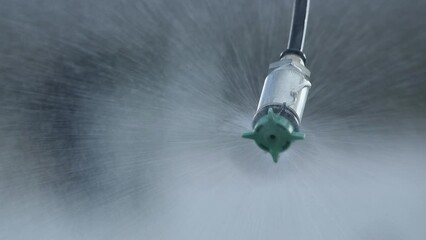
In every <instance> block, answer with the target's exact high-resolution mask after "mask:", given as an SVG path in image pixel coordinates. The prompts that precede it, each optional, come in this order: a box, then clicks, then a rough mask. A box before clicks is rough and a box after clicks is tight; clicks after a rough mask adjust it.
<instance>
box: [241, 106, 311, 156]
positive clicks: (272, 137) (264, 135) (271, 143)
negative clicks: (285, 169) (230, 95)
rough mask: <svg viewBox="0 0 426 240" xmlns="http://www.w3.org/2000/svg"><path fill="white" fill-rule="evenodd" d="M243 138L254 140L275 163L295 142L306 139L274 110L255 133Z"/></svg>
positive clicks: (269, 110)
mask: <svg viewBox="0 0 426 240" xmlns="http://www.w3.org/2000/svg"><path fill="white" fill-rule="evenodd" d="M243 138H248V139H253V140H254V141H255V143H256V144H257V146H259V147H260V148H261V149H262V150H264V151H266V152H269V153H270V154H271V156H272V159H273V160H274V162H275V163H276V162H278V157H279V154H280V153H281V152H283V151H285V150H287V148H288V147H290V144H291V143H292V142H293V141H296V140H301V139H304V138H305V134H303V133H300V132H297V131H295V129H294V127H293V125H292V124H291V123H290V121H289V120H287V119H286V118H284V117H283V116H281V115H279V114H276V113H274V111H273V109H272V108H269V109H268V113H267V114H266V115H265V116H263V117H262V118H260V119H259V120H258V121H257V123H256V125H255V127H254V129H253V131H250V132H246V133H244V134H243Z"/></svg>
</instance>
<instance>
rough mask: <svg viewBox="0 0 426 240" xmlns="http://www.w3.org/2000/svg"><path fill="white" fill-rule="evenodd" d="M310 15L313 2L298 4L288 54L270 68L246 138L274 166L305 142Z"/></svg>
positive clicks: (301, 0) (297, 2)
mask: <svg viewBox="0 0 426 240" xmlns="http://www.w3.org/2000/svg"><path fill="white" fill-rule="evenodd" d="M308 13H309V0H295V2H294V8H293V20H292V25H291V30H290V36H289V41H288V47H287V50H286V51H284V52H283V53H282V54H281V56H280V60H279V61H278V62H275V63H272V64H271V65H270V66H269V74H268V76H267V77H266V79H265V82H264V85H263V89H262V94H261V96H260V100H259V105H258V107H257V111H256V114H255V115H254V118H253V125H252V126H253V131H250V132H247V133H244V134H243V137H244V138H249V139H253V140H254V141H255V142H256V144H257V145H258V146H259V147H260V148H261V149H262V150H264V151H266V152H269V153H270V154H271V155H272V158H273V160H274V162H277V161H278V157H279V154H280V153H281V152H283V151H285V150H287V149H288V148H289V147H290V145H291V143H292V142H294V141H296V140H301V139H304V138H305V134H304V133H301V132H300V122H301V120H302V115H303V110H304V108H305V104H306V100H307V98H308V92H309V88H310V87H311V83H310V82H309V77H310V71H309V70H308V69H307V68H306V66H305V63H306V57H305V54H304V53H303V45H304V41H305V33H306V24H307V20H308Z"/></svg>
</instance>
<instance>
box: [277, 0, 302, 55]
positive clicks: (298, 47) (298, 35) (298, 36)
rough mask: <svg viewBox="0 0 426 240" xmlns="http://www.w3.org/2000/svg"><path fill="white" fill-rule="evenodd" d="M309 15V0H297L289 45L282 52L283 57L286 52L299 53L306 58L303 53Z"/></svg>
mask: <svg viewBox="0 0 426 240" xmlns="http://www.w3.org/2000/svg"><path fill="white" fill-rule="evenodd" d="M308 15H309V0H295V1H294V7H293V19H292V23H291V29H290V36H289V40H288V46H287V50H286V51H285V52H283V53H282V55H281V57H282V56H284V55H286V54H297V55H301V57H302V58H305V55H304V54H303V45H304V43H305V33H306V24H307V22H308ZM304 60H305V59H304Z"/></svg>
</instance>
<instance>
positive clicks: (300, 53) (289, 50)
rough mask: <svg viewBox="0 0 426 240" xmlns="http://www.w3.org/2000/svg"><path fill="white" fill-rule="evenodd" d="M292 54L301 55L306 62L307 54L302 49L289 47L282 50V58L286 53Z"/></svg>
mask: <svg viewBox="0 0 426 240" xmlns="http://www.w3.org/2000/svg"><path fill="white" fill-rule="evenodd" d="M290 54H293V55H297V56H299V57H300V58H301V59H302V60H303V63H304V64H306V55H305V54H304V53H303V52H302V51H299V50H296V49H287V50H285V51H284V52H282V53H281V55H280V60H281V59H283V57H284V56H285V55H290Z"/></svg>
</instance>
